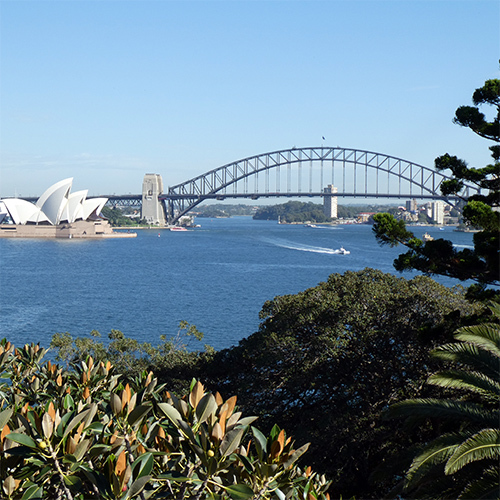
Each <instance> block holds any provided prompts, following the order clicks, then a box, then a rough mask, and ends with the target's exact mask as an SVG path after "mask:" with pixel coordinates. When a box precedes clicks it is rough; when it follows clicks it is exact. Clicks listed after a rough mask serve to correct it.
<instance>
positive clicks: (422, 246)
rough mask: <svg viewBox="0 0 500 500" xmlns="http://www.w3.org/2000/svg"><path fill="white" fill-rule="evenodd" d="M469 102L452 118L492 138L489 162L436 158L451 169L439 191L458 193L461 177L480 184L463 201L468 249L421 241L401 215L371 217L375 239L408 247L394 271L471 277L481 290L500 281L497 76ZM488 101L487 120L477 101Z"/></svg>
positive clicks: (438, 164)
mask: <svg viewBox="0 0 500 500" xmlns="http://www.w3.org/2000/svg"><path fill="white" fill-rule="evenodd" d="M472 101H473V104H474V106H461V107H459V108H458V109H457V110H456V113H455V118H454V122H455V123H457V124H458V125H461V126H463V127H467V128H469V129H471V130H472V131H473V132H474V133H476V134H478V135H479V136H480V137H483V138H485V139H488V140H491V141H493V142H495V144H494V145H493V146H491V147H490V148H489V149H490V151H491V155H492V158H493V163H491V164H489V165H486V166H485V167H482V168H474V167H469V166H468V165H467V163H466V162H465V161H464V160H461V159H459V158H457V157H456V156H451V155H449V154H445V155H443V156H440V157H439V158H436V160H435V166H436V169H437V170H439V171H442V170H451V173H452V176H453V178H452V179H450V180H448V181H444V182H443V183H442V185H441V192H442V193H443V195H445V196H446V195H458V196H459V195H460V193H462V190H463V188H464V185H465V184H464V183H465V182H468V183H472V184H475V185H476V186H477V187H479V188H481V190H482V191H481V193H480V194H476V195H473V196H471V197H470V198H468V199H466V198H463V201H464V202H465V203H466V204H465V206H464V208H463V217H464V221H465V222H466V223H467V224H469V225H471V226H473V227H476V228H480V229H481V230H480V231H479V232H477V233H476V234H474V249H473V250H471V249H463V250H459V249H457V248H454V247H453V244H452V243H451V242H450V241H448V240H444V239H438V240H434V241H428V242H425V243H424V242H423V241H422V240H420V239H418V238H415V236H414V234H413V233H412V232H411V231H408V230H407V229H406V226H405V224H404V223H403V222H401V221H396V220H395V219H394V217H392V216H390V215H389V214H377V215H375V217H374V220H375V224H374V226H373V231H374V232H375V236H376V238H377V239H378V241H379V243H381V244H383V245H384V244H388V245H390V246H397V245H399V244H402V245H404V246H406V247H407V248H409V251H408V252H406V253H404V254H402V255H400V256H399V257H398V258H397V259H396V260H395V262H394V267H395V268H396V269H397V270H398V271H404V270H407V269H416V270H418V271H422V272H424V273H427V274H438V275H444V276H450V277H452V278H457V279H459V280H474V281H475V282H476V286H474V287H472V288H471V293H472V292H476V293H477V292H479V291H483V290H484V289H485V287H486V286H487V285H499V284H500V270H499V263H500V258H499V252H500V243H499V234H500V211H498V208H499V206H500V161H499V159H500V146H499V143H500V80H488V81H486V82H485V84H484V86H483V87H481V88H479V89H477V90H476V91H475V92H474V94H473V97H472ZM481 105H490V106H493V108H494V110H495V116H494V118H493V120H491V121H488V120H487V119H486V117H485V115H484V114H483V113H482V112H481V111H480V110H479V107H478V106H481Z"/></svg>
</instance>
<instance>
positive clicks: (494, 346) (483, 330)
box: [454, 323, 500, 358]
mask: <svg viewBox="0 0 500 500" xmlns="http://www.w3.org/2000/svg"><path fill="white" fill-rule="evenodd" d="M454 337H455V338H456V339H457V340H461V341H462V342H469V343H471V344H474V345H476V346H478V347H480V348H481V349H484V350H485V351H488V352H491V353H492V354H493V355H494V356H496V357H497V358H499V357H500V327H499V325H497V324H495V323H482V324H480V325H474V326H464V327H462V328H460V329H459V330H457V333H456V334H455V335H454Z"/></svg>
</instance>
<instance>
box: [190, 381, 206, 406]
mask: <svg viewBox="0 0 500 500" xmlns="http://www.w3.org/2000/svg"><path fill="white" fill-rule="evenodd" d="M204 395H205V388H204V387H203V385H202V384H201V383H200V382H199V381H198V382H196V384H194V387H193V389H192V390H191V393H190V394H189V403H190V404H191V406H192V407H193V408H194V409H196V407H197V406H198V403H199V402H200V401H201V399H202V398H203V396H204Z"/></svg>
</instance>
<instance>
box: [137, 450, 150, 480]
mask: <svg viewBox="0 0 500 500" xmlns="http://www.w3.org/2000/svg"><path fill="white" fill-rule="evenodd" d="M153 466H154V456H153V454H152V453H144V454H142V455H141V456H139V458H137V459H136V460H135V462H134V477H135V478H136V479H139V478H140V477H143V476H149V475H150V474H151V471H152V470H153Z"/></svg>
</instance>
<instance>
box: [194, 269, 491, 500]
mask: <svg viewBox="0 0 500 500" xmlns="http://www.w3.org/2000/svg"><path fill="white" fill-rule="evenodd" d="M482 309H483V308H482V306H481V305H473V304H470V303H469V302H468V301H467V300H465V297H464V290H463V288H462V287H457V288H456V289H449V288H447V287H444V286H442V285H440V284H438V283H436V282H435V281H434V280H432V279H431V278H428V277H425V276H420V277H416V278H414V279H413V280H406V279H403V278H398V277H396V276H393V275H391V274H384V273H382V272H381V271H377V270H373V269H365V270H363V271H358V272H352V271H350V272H346V273H344V274H343V275H340V274H332V275H331V276H330V277H329V278H328V281H326V282H324V283H320V284H319V285H318V286H316V287H313V288H310V289H308V290H306V291H304V292H301V293H298V294H295V295H287V296H280V297H275V298H274V299H273V300H272V301H268V302H266V304H265V305H264V307H263V310H262V312H261V318H262V320H263V321H262V323H261V325H260V328H259V331H258V332H257V333H255V334H253V335H251V336H249V337H248V338H246V339H243V340H242V341H240V343H239V344H238V346H235V347H233V348H230V349H225V350H223V351H221V352H219V353H217V354H216V355H215V357H214V360H213V362H211V363H210V364H209V365H208V366H207V367H206V368H205V370H204V381H205V382H206V383H207V384H209V385H210V386H211V387H217V388H218V390H220V391H221V392H222V391H224V393H228V394H232V393H235V391H236V392H237V394H238V398H239V399H238V402H239V404H240V405H241V408H242V409H243V410H244V411H250V410H251V411H252V413H253V414H257V415H259V416H260V417H261V420H260V422H261V425H262V426H265V425H267V428H270V427H271V426H272V425H273V423H278V424H279V425H281V426H283V427H285V428H286V429H288V430H289V431H290V432H292V433H293V435H294V436H295V437H296V438H297V439H298V440H301V441H302V440H304V441H310V442H311V447H310V453H311V459H310V460H311V462H310V463H311V465H313V467H314V468H315V470H317V471H320V472H321V473H325V474H327V475H328V476H329V477H330V478H331V479H332V480H333V485H332V487H331V490H330V494H333V495H336V496H338V495H340V494H344V495H348V496H349V495H355V496H356V497H357V498H381V497H382V495H383V494H384V493H385V492H387V491H388V490H389V489H391V488H392V486H393V485H394V482H393V479H392V478H391V479H389V480H387V481H386V482H384V483H382V484H379V485H374V484H373V483H371V482H370V481H369V477H370V474H371V472H372V471H373V470H374V469H375V467H376V466H377V465H378V464H379V463H380V462H381V461H382V460H383V459H385V458H386V457H387V456H389V455H391V454H394V453H397V452H398V451H400V450H402V449H405V448H407V447H408V446H409V445H410V444H411V442H421V441H422V440H425V439H427V438H429V437H431V438H432V437H433V436H434V434H432V432H433V431H432V429H430V430H428V429H423V430H418V431H415V432H413V433H404V432H402V431H398V430H395V429H394V425H392V424H388V423H387V422H386V421H384V420H383V418H382V411H383V410H384V409H385V408H387V407H388V405H389V404H392V403H395V402H397V401H402V400H404V399H408V398H412V397H427V396H429V395H431V394H432V392H431V390H430V388H428V387H426V386H425V384H424V382H425V380H426V378H427V376H428V373H429V370H432V369H436V368H437V365H436V361H435V360H433V359H432V358H431V357H430V356H429V351H430V349H431V348H433V347H437V346H438V345H440V344H442V343H444V342H448V341H450V340H451V339H452V338H453V332H454V331H455V330H456V328H457V326H458V325H459V324H460V323H461V322H464V321H466V322H469V323H468V324H470V322H476V321H477V317H475V316H474V315H475V314H480V312H481V311H482ZM467 316H470V317H469V318H468V317H467ZM462 324H467V323H462ZM429 432H430V435H429Z"/></svg>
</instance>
